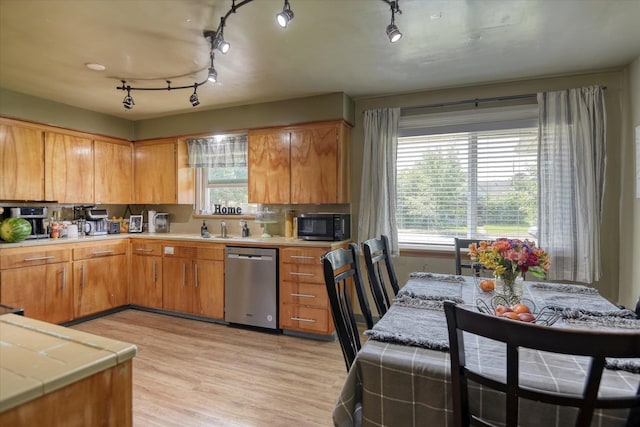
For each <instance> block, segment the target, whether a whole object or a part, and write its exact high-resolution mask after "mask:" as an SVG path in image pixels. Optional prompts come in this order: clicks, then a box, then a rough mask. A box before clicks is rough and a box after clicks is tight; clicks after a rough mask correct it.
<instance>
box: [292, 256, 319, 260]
mask: <svg viewBox="0 0 640 427" xmlns="http://www.w3.org/2000/svg"><path fill="white" fill-rule="evenodd" d="M291 258H293V259H316V257H314V256H308V255H291Z"/></svg>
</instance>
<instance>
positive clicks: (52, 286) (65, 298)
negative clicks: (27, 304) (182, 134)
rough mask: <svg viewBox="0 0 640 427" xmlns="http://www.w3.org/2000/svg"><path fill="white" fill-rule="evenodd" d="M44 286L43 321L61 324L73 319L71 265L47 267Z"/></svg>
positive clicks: (61, 264) (63, 264) (62, 264)
mask: <svg viewBox="0 0 640 427" xmlns="http://www.w3.org/2000/svg"><path fill="white" fill-rule="evenodd" d="M44 284H45V289H44V304H45V317H46V318H45V319H44V320H46V321H47V322H51V323H61V322H67V321H69V320H71V319H73V283H72V280H71V263H70V262H65V263H60V264H51V265H47V266H46V273H45V281H44Z"/></svg>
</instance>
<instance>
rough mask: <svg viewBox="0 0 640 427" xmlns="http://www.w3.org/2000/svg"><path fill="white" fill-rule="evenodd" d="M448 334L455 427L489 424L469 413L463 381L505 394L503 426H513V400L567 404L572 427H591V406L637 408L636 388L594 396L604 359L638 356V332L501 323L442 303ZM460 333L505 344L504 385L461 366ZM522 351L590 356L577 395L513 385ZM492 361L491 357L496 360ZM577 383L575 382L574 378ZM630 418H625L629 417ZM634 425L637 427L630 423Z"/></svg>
mask: <svg viewBox="0 0 640 427" xmlns="http://www.w3.org/2000/svg"><path fill="white" fill-rule="evenodd" d="M444 312H445V316H446V319H447V327H448V332H449V349H450V359H451V386H452V392H453V416H454V425H455V426H456V427H460V426H468V425H470V424H474V425H483V426H486V425H492V424H489V423H487V422H486V421H485V420H482V419H481V418H479V417H478V416H476V415H474V414H471V413H470V411H469V394H468V390H467V386H468V380H471V381H473V382H475V383H478V384H481V385H482V386H487V387H489V388H491V389H494V390H498V391H499V392H502V393H504V394H505V395H506V412H505V413H506V418H505V419H506V426H507V427H511V426H516V425H517V424H518V399H519V398H524V399H529V400H534V401H540V402H545V403H549V404H555V405H559V406H570V407H575V408H577V409H578V416H577V419H576V422H575V425H576V426H580V427H583V426H584V427H586V426H589V425H590V424H591V419H592V417H593V411H594V409H596V408H635V409H633V410H632V413H635V412H636V411H637V409H638V406H639V405H640V387H639V388H638V391H637V392H636V394H635V395H627V396H624V395H623V396H616V397H612V398H602V397H599V396H598V391H599V386H600V380H601V378H602V373H603V370H604V366H605V357H613V358H629V357H638V355H639V354H640V333H615V332H604V331H597V330H577V329H562V328H551V327H548V326H541V325H536V324H532V323H526V322H520V321H515V320H510V319H504V318H501V317H498V316H492V315H489V314H483V313H480V312H477V311H472V310H469V309H468V308H465V307H462V306H459V305H456V304H455V303H454V302H452V301H445V302H444ZM463 332H467V333H471V334H474V335H476V336H482V337H487V338H490V339H492V340H495V341H498V342H501V343H504V344H505V347H506V348H505V352H506V370H507V371H506V381H503V380H500V379H497V378H496V377H495V373H494V374H493V375H492V376H491V377H489V376H487V375H483V374H480V373H478V372H474V371H471V370H469V369H468V368H467V366H466V362H465V352H464V350H465V345H464V339H463ZM521 347H523V348H528V349H534V350H541V351H545V352H552V353H560V354H567V355H575V356H588V357H590V358H591V363H590V367H589V368H588V374H587V375H586V376H585V380H584V388H583V392H582V393H581V394H576V395H571V394H558V393H553V392H550V391H546V390H539V389H533V388H528V387H525V386H522V385H520V383H519V367H520V365H519V361H518V356H519V349H520V348H521ZM496 357H497V356H496ZM576 381H580V378H579V377H578V378H576ZM630 416H631V415H630ZM636 425H637V424H636Z"/></svg>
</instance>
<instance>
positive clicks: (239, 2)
mask: <svg viewBox="0 0 640 427" xmlns="http://www.w3.org/2000/svg"><path fill="white" fill-rule="evenodd" d="M252 1H253V0H231V8H230V9H229V10H228V11H227V13H226V14H225V15H224V16H223V17H221V18H220V24H219V25H218V28H217V30H216V31H211V30H205V31H204V32H203V35H204V38H205V39H206V40H207V42H208V43H209V56H210V58H211V61H210V63H209V67H208V74H207V78H206V79H205V80H203V81H201V82H199V83H193V84H191V85H186V86H174V87H172V86H171V81H170V80H166V82H167V86H165V87H132V86H131V85H128V84H127V81H126V80H121V82H122V86H116V89H117V90H122V91H126V92H127V95H126V96H125V97H124V100H123V101H122V105H124V108H125V109H127V110H130V109H132V108H133V106H134V105H135V103H134V102H133V97H132V96H131V91H132V90H147V91H148V90H151V91H157V90H167V91H170V90H176V89H193V93H192V94H191V96H190V97H189V102H191V105H192V106H194V107H196V106H198V105H200V100H199V99H198V94H197V90H198V86H202V85H204V84H206V83H208V82H214V83H215V82H216V81H217V80H218V73H217V71H216V69H215V67H214V66H213V60H214V57H215V55H214V51H215V50H219V51H220V52H222V53H227V52H228V51H229V48H230V47H231V45H230V44H229V42H227V41H226V40H225V39H224V27H225V25H226V20H227V18H229V15H231V14H232V13H236V11H237V10H238V9H239V8H240V7H242V6H245V5H247V4H249V3H251V2H252ZM382 1H383V2H385V3H386V4H388V5H389V7H390V8H391V23H390V24H389V25H388V26H387V37H389V41H390V42H391V43H395V42H397V41H398V40H400V39H401V38H402V33H401V32H400V30H398V27H397V26H396V24H395V16H396V13H399V14H400V13H402V11H401V10H400V6H399V5H398V3H399V0H393V1H392V0H382ZM292 19H293V11H292V10H291V5H290V4H289V0H284V6H283V7H282V12H280V13H278V14H276V21H277V22H278V25H280V26H281V27H282V28H286V27H287V25H288V24H289V22H291V20H292ZM205 69H206V68H203V69H201V70H198V72H201V71H204V70H205Z"/></svg>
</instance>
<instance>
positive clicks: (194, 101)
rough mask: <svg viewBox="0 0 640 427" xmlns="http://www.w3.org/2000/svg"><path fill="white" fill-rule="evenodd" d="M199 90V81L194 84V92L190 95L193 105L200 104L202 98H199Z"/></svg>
mask: <svg viewBox="0 0 640 427" xmlns="http://www.w3.org/2000/svg"><path fill="white" fill-rule="evenodd" d="M197 90H198V83H196V84H195V85H194V88H193V93H192V94H191V96H190V97H189V102H190V103H191V106H192V107H197V106H198V105H200V100H199V99H198V94H197V93H196V91H197Z"/></svg>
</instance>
